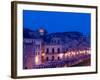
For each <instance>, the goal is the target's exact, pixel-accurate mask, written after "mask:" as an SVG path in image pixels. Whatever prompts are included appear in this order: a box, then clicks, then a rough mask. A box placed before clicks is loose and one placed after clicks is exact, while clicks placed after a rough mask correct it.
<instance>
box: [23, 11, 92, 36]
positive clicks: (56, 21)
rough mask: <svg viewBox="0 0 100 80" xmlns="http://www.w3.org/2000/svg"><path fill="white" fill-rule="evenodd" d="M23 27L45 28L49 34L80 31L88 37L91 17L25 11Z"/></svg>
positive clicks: (88, 15)
mask: <svg viewBox="0 0 100 80" xmlns="http://www.w3.org/2000/svg"><path fill="white" fill-rule="evenodd" d="M23 25H24V28H29V29H32V30H36V29H38V28H40V27H44V28H45V29H46V30H47V31H48V32H49V33H52V32H67V31H79V32H81V33H83V34H84V35H88V34H90V27H91V15H90V14H89V13H71V12H51V11H33V10H32V11H31V10H23Z"/></svg>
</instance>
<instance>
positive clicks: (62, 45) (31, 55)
mask: <svg viewBox="0 0 100 80" xmlns="http://www.w3.org/2000/svg"><path fill="white" fill-rule="evenodd" d="M86 40H87V38H84V36H83V35H82V34H81V33H79V32H62V33H60V32H56V33H49V34H48V33H47V31H46V30H45V29H43V28H40V29H39V30H37V31H28V30H26V31H25V32H24V35H23V68H24V69H32V68H36V67H39V66H40V67H41V66H42V67H43V66H46V65H50V64H51V63H53V62H56V64H57V63H62V62H61V61H64V60H66V53H67V54H68V52H69V51H79V50H84V49H85V50H89V49H90V41H86ZM89 40H90V39H89ZM52 66H53V65H52Z"/></svg>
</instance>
